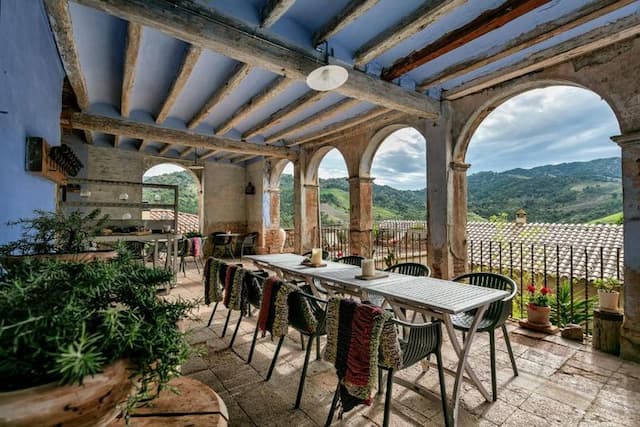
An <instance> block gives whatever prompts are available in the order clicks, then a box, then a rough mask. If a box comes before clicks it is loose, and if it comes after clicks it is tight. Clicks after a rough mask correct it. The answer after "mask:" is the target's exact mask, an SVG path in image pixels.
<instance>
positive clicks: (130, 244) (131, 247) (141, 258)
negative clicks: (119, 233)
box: [123, 240, 146, 264]
mask: <svg viewBox="0 0 640 427" xmlns="http://www.w3.org/2000/svg"><path fill="white" fill-rule="evenodd" d="M123 244H124V247H125V248H126V249H127V251H128V252H129V254H130V255H131V259H133V260H135V261H138V262H140V263H141V264H144V263H145V258H146V250H145V248H146V244H145V242H141V241H137V240H125V241H123Z"/></svg>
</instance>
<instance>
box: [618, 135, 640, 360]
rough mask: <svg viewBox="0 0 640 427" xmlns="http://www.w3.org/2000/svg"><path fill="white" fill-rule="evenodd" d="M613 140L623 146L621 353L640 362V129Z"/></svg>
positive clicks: (626, 357) (623, 356) (624, 356)
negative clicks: (622, 318) (622, 319)
mask: <svg viewBox="0 0 640 427" xmlns="http://www.w3.org/2000/svg"><path fill="white" fill-rule="evenodd" d="M612 139H613V140H614V141H615V142H616V143H617V144H618V145H620V147H621V148H622V202H623V207H622V214H623V216H624V286H623V287H622V292H623V293H624V321H623V323H622V330H621V339H620V356H621V357H622V358H624V359H628V360H634V361H636V362H640V239H638V236H640V131H638V132H633V133H627V134H624V135H620V136H615V137H613V138H612Z"/></svg>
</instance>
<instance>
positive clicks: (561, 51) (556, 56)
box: [443, 13, 640, 100]
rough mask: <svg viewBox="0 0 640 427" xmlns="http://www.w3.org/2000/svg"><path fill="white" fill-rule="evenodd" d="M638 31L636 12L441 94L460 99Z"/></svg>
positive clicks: (635, 33) (639, 26)
mask: <svg viewBox="0 0 640 427" xmlns="http://www.w3.org/2000/svg"><path fill="white" fill-rule="evenodd" d="M638 34H640V13H635V14H633V15H630V16H627V17H625V18H621V19H619V20H617V21H615V22H612V23H610V24H607V25H604V26H602V27H598V28H596V29H593V30H591V31H589V32H587V33H584V34H582V35H580V36H578V37H574V38H573V39H570V40H567V41H565V42H563V43H560V44H557V45H555V46H552V47H550V48H547V49H544V50H542V51H540V52H537V53H534V54H532V55H529V56H528V57H527V58H526V59H524V60H522V61H519V62H517V63H515V64H512V65H509V66H506V67H504V68H501V69H499V70H496V71H495V72H493V73H491V74H488V75H484V76H481V77H478V78H476V79H473V80H471V81H469V82H466V83H464V84H462V85H460V86H458V87H456V88H454V89H452V90H451V91H448V92H444V93H443V96H444V97H445V98H446V99H449V100H453V99H458V98H462V97H463V96H467V95H470V94H472V93H475V92H479V91H481V90H483V89H486V88H489V87H491V86H495V85H497V84H499V83H502V82H505V81H508V80H511V79H514V78H516V77H520V76H523V75H525V74H529V73H532V72H534V71H538V70H541V69H543V68H547V67H550V66H552V65H556V64H560V63H562V62H566V61H569V60H570V59H573V58H576V57H578V56H581V55H584V54H586V53H589V52H592V51H594V50H597V49H600V48H603V47H605V46H608V45H611V44H613V43H616V42H619V41H621V40H625V39H628V38H630V37H634V36H636V35H638Z"/></svg>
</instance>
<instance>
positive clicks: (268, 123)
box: [242, 90, 329, 139]
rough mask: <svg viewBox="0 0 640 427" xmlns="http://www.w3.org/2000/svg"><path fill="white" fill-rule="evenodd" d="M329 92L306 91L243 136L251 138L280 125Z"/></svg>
mask: <svg viewBox="0 0 640 427" xmlns="http://www.w3.org/2000/svg"><path fill="white" fill-rule="evenodd" d="M328 94H329V93H328V92H316V91H314V90H311V91H309V92H307V93H305V94H304V95H302V96H301V97H299V98H298V99H296V100H295V101H293V102H291V103H290V104H289V105H287V106H286V107H284V108H281V109H280V110H278V111H276V112H275V113H273V114H271V115H270V116H269V117H267V118H266V119H264V120H263V121H262V122H260V123H258V124H257V125H255V126H254V127H252V128H251V129H249V130H248V131H246V132H245V133H243V134H242V138H244V139H247V138H251V137H252V136H254V135H257V134H259V133H262V132H264V131H265V130H267V129H269V128H272V127H274V126H277V125H279V124H280V123H282V122H283V121H285V120H286V119H288V118H289V117H292V116H295V115H296V114H298V113H299V112H301V111H302V110H304V109H306V108H308V107H309V106H310V105H311V104H314V103H316V102H318V101H320V100H321V99H322V98H324V97H325V96H327V95H328Z"/></svg>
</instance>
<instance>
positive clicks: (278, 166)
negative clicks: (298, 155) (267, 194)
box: [268, 159, 296, 188]
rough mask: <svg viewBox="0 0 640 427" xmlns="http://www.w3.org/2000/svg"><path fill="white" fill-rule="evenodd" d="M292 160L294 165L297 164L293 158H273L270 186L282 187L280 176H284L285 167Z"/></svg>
mask: <svg viewBox="0 0 640 427" xmlns="http://www.w3.org/2000/svg"><path fill="white" fill-rule="evenodd" d="M289 162H291V163H292V164H293V167H294V168H295V167H296V165H295V163H294V162H293V161H292V160H289V159H279V160H273V161H272V163H271V172H270V173H269V178H268V179H269V188H280V177H281V176H282V172H283V171H284V168H286V167H287V165H288V164H289Z"/></svg>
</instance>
